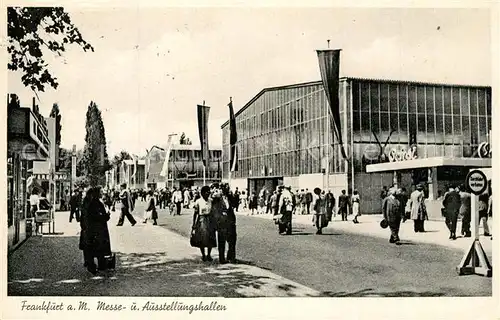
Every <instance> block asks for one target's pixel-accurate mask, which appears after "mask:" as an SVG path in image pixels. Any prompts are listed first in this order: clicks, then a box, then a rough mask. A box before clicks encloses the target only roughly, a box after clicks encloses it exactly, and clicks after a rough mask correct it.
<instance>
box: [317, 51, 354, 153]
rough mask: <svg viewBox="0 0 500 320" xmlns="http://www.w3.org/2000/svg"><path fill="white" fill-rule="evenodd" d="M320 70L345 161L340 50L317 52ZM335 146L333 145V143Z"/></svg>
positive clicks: (334, 128)
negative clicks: (340, 89)
mask: <svg viewBox="0 0 500 320" xmlns="http://www.w3.org/2000/svg"><path fill="white" fill-rule="evenodd" d="M317 53H318V61H319V70H320V73H321V80H322V81H323V87H324V88H325V93H326V97H327V98H328V103H329V104H330V110H331V112H332V119H333V131H334V133H335V135H336V137H337V139H338V141H339V144H340V151H341V152H342V156H343V157H344V159H347V155H346V153H345V149H344V143H343V141H342V130H341V126H340V105H339V72H340V71H339V69H340V50H317ZM332 144H333V143H332Z"/></svg>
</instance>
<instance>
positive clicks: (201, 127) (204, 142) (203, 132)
mask: <svg viewBox="0 0 500 320" xmlns="http://www.w3.org/2000/svg"><path fill="white" fill-rule="evenodd" d="M209 113H210V107H207V106H200V105H198V132H199V134H200V145H201V156H202V159H203V165H204V166H205V167H207V165H208V163H209V161H210V152H209V149H208V114H209Z"/></svg>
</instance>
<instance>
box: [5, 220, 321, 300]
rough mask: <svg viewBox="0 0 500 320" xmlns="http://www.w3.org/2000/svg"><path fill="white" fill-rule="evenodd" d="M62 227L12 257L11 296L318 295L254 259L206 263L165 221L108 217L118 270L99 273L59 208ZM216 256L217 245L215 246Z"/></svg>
mask: <svg viewBox="0 0 500 320" xmlns="http://www.w3.org/2000/svg"><path fill="white" fill-rule="evenodd" d="M55 217H56V220H55V225H56V226H55V230H56V234H52V235H50V234H44V235H42V236H33V237H31V238H29V239H28V240H27V241H26V242H25V243H24V244H23V245H22V246H20V247H19V248H18V249H17V250H15V251H14V252H13V253H12V254H11V255H9V257H8V295H11V296H12V295H13V296H19V295H22V296H156V297H158V296H169V297H189V296H196V297H268V296H273V297H289V296H291V297H293V296H300V297H306V296H318V295H320V293H319V292H318V291H316V290H313V289H311V288H308V287H305V286H303V285H300V284H298V283H296V282H293V281H290V280H288V279H285V278H283V277H281V276H278V275H276V274H274V273H272V272H270V271H268V270H265V269H262V268H258V267H256V266H253V265H251V264H248V263H238V264H227V265H219V264H217V263H216V262H212V263H209V262H202V261H201V258H200V257H201V255H200V252H199V250H198V249H197V248H192V247H191V246H190V245H189V239H187V238H185V237H183V236H180V235H178V234H176V233H174V232H172V231H169V230H168V229H165V228H160V227H157V226H153V225H151V223H148V224H143V223H141V222H140V221H141V219H140V218H139V217H137V216H136V217H135V218H136V220H137V221H138V223H137V224H136V225H135V226H131V225H130V223H129V222H128V221H125V224H124V226H122V227H117V226H115V224H116V221H117V220H118V212H113V213H112V217H111V220H110V221H109V222H108V227H109V232H110V238H111V239H110V240H111V245H112V250H113V251H114V252H115V253H116V255H117V267H116V270H114V271H106V272H99V273H98V274H97V275H96V276H94V275H92V274H91V273H89V272H88V271H87V270H86V268H84V267H83V256H82V252H81V251H80V250H79V249H78V243H79V230H80V227H79V224H78V223H76V221H74V220H73V223H69V222H68V217H69V212H57V213H56V214H55ZM213 253H214V254H213V256H214V258H215V259H217V250H214V251H213Z"/></svg>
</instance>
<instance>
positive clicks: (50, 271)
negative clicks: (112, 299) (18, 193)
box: [8, 202, 492, 297]
mask: <svg viewBox="0 0 500 320" xmlns="http://www.w3.org/2000/svg"><path fill="white" fill-rule="evenodd" d="M144 206H145V204H144V203H142V202H138V203H137V209H136V213H139V212H142V211H143V210H144ZM192 214H193V211H192V209H183V211H182V215H181V216H172V215H170V214H169V213H168V212H167V210H165V209H162V210H159V221H158V222H159V225H158V226H153V225H152V224H151V223H150V222H148V223H147V224H142V223H141V222H140V221H141V218H140V217H136V220H137V221H138V223H137V224H136V225H135V226H131V225H130V223H129V222H128V221H125V224H124V226H122V227H117V226H115V224H116V222H117V220H118V212H113V213H112V217H111V220H110V221H109V223H108V226H109V231H110V237H111V245H112V249H113V251H114V252H115V253H116V254H117V268H116V270H114V271H107V272H101V273H99V274H98V275H97V276H93V275H92V274H90V273H89V272H88V271H87V270H86V269H85V268H84V267H83V258H82V253H81V251H80V250H79V249H78V242H79V225H78V224H77V223H75V222H73V223H69V222H68V221H67V219H68V217H69V213H68V212H58V213H56V228H55V230H56V232H58V234H55V235H43V236H35V237H31V238H30V239H28V240H27V241H26V242H25V243H24V244H23V245H22V246H20V247H19V248H18V249H17V250H15V251H14V252H13V253H12V254H11V255H9V257H8V295H23V296H146V297H147V296H169V297H184V296H187V297H189V296H196V297H308V296H309V297H315V296H322V297H415V296H420V297H421V296H425V297H437V296H491V294H492V288H491V286H492V285H491V278H485V277H480V276H458V275H457V274H456V271H455V267H456V265H457V264H458V263H459V262H460V260H461V258H462V256H463V252H464V250H465V249H464V248H467V247H468V246H470V244H471V239H470V238H468V239H465V238H459V239H457V240H456V241H450V240H448V233H447V230H446V227H445V226H444V224H443V223H442V222H441V223H439V222H432V221H429V222H427V224H426V229H427V232H426V233H423V234H420V233H419V234H415V233H413V230H412V227H413V226H412V222H411V221H407V222H406V223H404V224H402V228H401V238H402V241H403V245H402V246H395V245H393V244H389V243H388V236H389V233H388V230H387V229H386V230H384V229H381V228H380V226H379V225H378V223H379V222H380V219H381V217H380V216H368V215H366V216H362V217H361V218H360V219H359V220H360V222H361V223H360V224H354V223H352V221H348V222H342V221H339V217H338V216H337V217H336V218H335V219H334V221H333V222H332V223H330V225H329V226H328V228H326V229H325V230H324V234H323V235H315V228H314V227H313V225H312V222H311V218H312V216H310V215H309V216H308V215H303V216H294V218H293V219H294V227H293V229H294V230H293V234H292V235H291V236H285V235H279V234H278V232H277V228H276V226H275V225H274V223H273V222H272V221H271V219H272V216H271V215H254V216H251V215H248V216H247V213H246V212H240V213H238V217H237V228H238V243H237V259H238V263H237V264H227V265H219V264H218V261H217V260H218V255H217V250H216V249H215V250H213V251H212V256H213V257H214V259H215V260H214V262H211V263H210V262H202V261H201V258H200V253H199V250H198V249H197V248H192V247H191V246H190V245H189V238H188V237H189V233H190V230H191V224H192ZM349 219H352V217H349ZM482 243H483V247H484V248H485V251H486V252H487V254H488V256H489V258H490V262H491V240H490V239H489V238H484V237H482Z"/></svg>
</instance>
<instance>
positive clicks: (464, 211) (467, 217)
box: [459, 185, 472, 238]
mask: <svg viewBox="0 0 500 320" xmlns="http://www.w3.org/2000/svg"><path fill="white" fill-rule="evenodd" d="M459 190H460V202H461V205H460V216H461V217H462V235H463V236H464V237H465V238H470V237H471V236H472V234H471V231H470V222H471V195H470V193H468V192H466V191H465V186H464V185H461V186H460V187H459Z"/></svg>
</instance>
